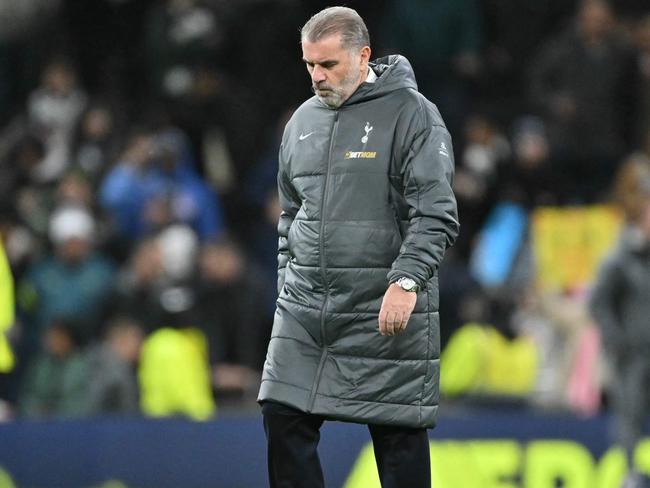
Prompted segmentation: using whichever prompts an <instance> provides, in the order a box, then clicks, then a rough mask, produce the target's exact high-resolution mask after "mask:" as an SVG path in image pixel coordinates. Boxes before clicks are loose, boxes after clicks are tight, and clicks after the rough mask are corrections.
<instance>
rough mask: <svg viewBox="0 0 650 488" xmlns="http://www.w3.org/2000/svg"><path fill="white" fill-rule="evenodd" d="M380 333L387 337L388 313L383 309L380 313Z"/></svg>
mask: <svg viewBox="0 0 650 488" xmlns="http://www.w3.org/2000/svg"><path fill="white" fill-rule="evenodd" d="M379 333H380V334H381V335H386V311H385V310H384V308H383V307H382V309H381V310H380V311H379Z"/></svg>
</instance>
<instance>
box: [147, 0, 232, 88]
mask: <svg viewBox="0 0 650 488" xmlns="http://www.w3.org/2000/svg"><path fill="white" fill-rule="evenodd" d="M145 25H146V27H145V38H146V53H147V63H148V67H149V70H148V72H149V75H150V77H151V81H150V86H151V88H152V89H153V90H154V92H155V93H158V94H161V95H164V96H168V97H172V98H176V97H182V96H189V95H190V94H191V93H192V92H195V91H198V90H200V89H201V86H202V84H204V83H206V81H207V80H206V79H205V77H206V76H207V77H210V78H211V80H210V82H211V83H214V82H216V81H217V79H216V77H215V76H216V72H215V71H214V69H215V66H214V65H215V63H217V62H218V60H219V49H220V47H221V43H222V41H223V37H224V32H223V26H222V25H221V21H220V19H219V18H218V17H217V16H216V14H215V12H214V11H213V10H212V9H211V8H210V7H209V6H208V5H206V3H205V2H202V1H199V0H166V1H164V2H159V3H158V4H155V5H153V6H152V8H151V10H150V12H149V14H148V16H147V20H146V24H145Z"/></svg>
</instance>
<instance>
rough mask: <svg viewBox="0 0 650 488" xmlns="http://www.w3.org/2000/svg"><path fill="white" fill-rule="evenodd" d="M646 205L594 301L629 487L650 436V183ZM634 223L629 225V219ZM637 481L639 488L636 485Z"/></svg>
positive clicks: (603, 274)
mask: <svg viewBox="0 0 650 488" xmlns="http://www.w3.org/2000/svg"><path fill="white" fill-rule="evenodd" d="M640 188H641V190H642V200H641V202H640V203H641V204H640V205H639V206H638V208H636V207H635V208H634V214H635V216H634V219H632V220H631V221H630V225H628V226H627V227H626V228H625V229H624V231H623V233H622V235H621V239H620V242H619V245H618V247H617V248H616V249H615V250H614V251H613V253H612V254H611V255H610V256H609V258H608V259H607V260H606V261H605V262H604V263H603V265H602V267H601V270H600V274H599V276H598V279H597V281H596V283H595V285H594V288H593V292H592V296H591V311H592V315H593V318H594V320H595V321H596V322H597V323H598V325H599V326H600V329H601V332H602V336H603V341H602V342H603V344H604V346H605V352H606V353H607V355H608V359H609V360H610V361H611V364H612V366H613V370H614V374H615V376H614V377H613V378H612V384H611V385H610V387H611V388H610V389H611V393H612V399H613V407H614V413H615V415H616V421H617V427H618V428H617V437H618V442H619V443H620V445H621V446H622V447H623V449H624V451H625V454H626V460H627V466H628V470H630V474H629V479H630V481H628V483H630V484H629V485H625V486H633V487H637V486H642V485H641V484H638V483H639V481H640V480H638V478H639V477H640V475H639V474H638V473H637V472H635V471H633V469H634V462H635V460H634V448H635V447H636V445H637V443H638V442H639V441H640V440H641V437H642V435H643V432H644V426H645V421H646V414H647V412H648V408H649V406H650V398H649V397H648V388H647V385H648V382H649V381H650V359H649V358H650V327H648V317H650V300H649V299H648V297H650V273H649V272H648V269H650V178H648V177H647V175H644V177H643V179H642V180H641V181H640ZM628 220H629V219H628ZM633 481H636V482H637V484H632V482H633Z"/></svg>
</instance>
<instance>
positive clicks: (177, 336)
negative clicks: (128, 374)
mask: <svg viewBox="0 0 650 488" xmlns="http://www.w3.org/2000/svg"><path fill="white" fill-rule="evenodd" d="M138 380H139V385H140V392H141V396H140V405H141V408H142V411H143V413H144V414H145V415H149V416H152V417H166V416H171V415H186V416H188V417H190V418H191V419H193V420H208V419H209V418H210V417H212V416H213V415H214V413H215V411H216V407H215V404H214V400H213V398H212V389H211V386H210V369H209V365H208V358H207V345H206V342H205V337H204V336H203V334H202V333H201V332H200V331H198V330H197V329H194V328H191V327H180V328H171V327H164V328H162V329H159V330H157V331H156V332H154V333H152V334H150V335H149V336H148V337H147V338H146V339H145V341H144V344H143V345H142V355H141V358H140V366H139V368H138Z"/></svg>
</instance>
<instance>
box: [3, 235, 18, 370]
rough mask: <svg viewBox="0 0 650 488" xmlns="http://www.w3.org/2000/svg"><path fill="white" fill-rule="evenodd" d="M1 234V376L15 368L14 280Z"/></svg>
mask: <svg viewBox="0 0 650 488" xmlns="http://www.w3.org/2000/svg"><path fill="white" fill-rule="evenodd" d="M1 237H2V235H1V234H0V375H1V374H2V373H8V372H9V371H11V370H12V369H13V367H14V363H15V361H14V354H13V352H12V347H11V344H10V341H9V331H10V330H11V328H12V326H13V325H14V319H15V301H14V279H13V276H12V275H11V269H10V268H9V262H8V261H7V256H6V254H5V250H4V245H3V243H2V239H1Z"/></svg>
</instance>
